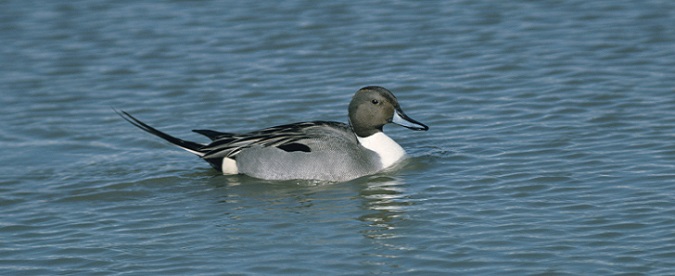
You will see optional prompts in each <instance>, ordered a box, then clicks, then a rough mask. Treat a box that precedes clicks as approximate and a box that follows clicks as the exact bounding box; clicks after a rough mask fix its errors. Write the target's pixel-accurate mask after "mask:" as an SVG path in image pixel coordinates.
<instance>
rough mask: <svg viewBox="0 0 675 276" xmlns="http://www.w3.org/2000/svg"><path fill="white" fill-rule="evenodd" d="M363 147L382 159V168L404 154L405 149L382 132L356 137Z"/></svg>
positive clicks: (388, 165) (392, 163) (399, 158)
mask: <svg viewBox="0 0 675 276" xmlns="http://www.w3.org/2000/svg"><path fill="white" fill-rule="evenodd" d="M357 138H358V139H359V142H360V143H361V145H363V146H364V147H365V148H367V149H369V150H372V151H374V152H376V153H377V154H378V155H379V156H380V160H381V161H382V168H383V169H385V168H388V167H390V166H391V165H394V163H396V162H397V161H399V160H401V158H403V157H404V156H405V150H403V148H402V147H401V146H400V145H399V144H397V143H396V142H395V141H394V140H393V139H391V138H389V136H387V135H386V134H384V132H378V133H375V134H373V135H370V136H368V137H358V136H357Z"/></svg>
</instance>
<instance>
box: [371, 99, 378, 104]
mask: <svg viewBox="0 0 675 276" xmlns="http://www.w3.org/2000/svg"><path fill="white" fill-rule="evenodd" d="M370 102H371V103H373V104H379V103H380V101H378V100H375V99H373V100H372V101H370Z"/></svg>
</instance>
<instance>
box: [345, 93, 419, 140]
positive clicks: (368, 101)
mask: <svg viewBox="0 0 675 276" xmlns="http://www.w3.org/2000/svg"><path fill="white" fill-rule="evenodd" d="M349 122H350V123H351V125H352V128H353V129H354V132H355V133H356V135H358V136H359V137H368V136H370V135H373V134H375V133H377V132H379V131H382V127H383V126H384V125H386V124H388V123H394V124H397V125H400V126H403V127H406V128H409V129H412V130H428V129H429V127H428V126H426V125H425V124H423V123H420V122H418V121H415V120H413V119H412V118H410V117H408V115H406V114H405V113H404V112H403V110H402V109H401V106H399V104H398V100H396V97H395V96H394V94H392V93H391V91H389V90H387V89H386V88H384V87H380V86H367V87H364V88H361V89H359V91H356V94H354V97H352V101H351V102H350V103H349Z"/></svg>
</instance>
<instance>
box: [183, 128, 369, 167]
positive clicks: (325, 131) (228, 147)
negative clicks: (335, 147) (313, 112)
mask: <svg viewBox="0 0 675 276" xmlns="http://www.w3.org/2000/svg"><path fill="white" fill-rule="evenodd" d="M349 129H350V128H349V126H348V125H347V124H344V123H338V122H328V121H313V122H301V123H294V124H287V125H280V126H274V127H270V128H266V129H262V130H259V131H253V132H249V133H244V134H232V133H224V132H217V131H212V130H198V131H196V132H198V133H201V134H204V135H206V136H207V137H209V138H212V139H214V140H213V142H211V144H209V145H207V146H205V147H204V148H202V150H204V151H207V153H206V154H205V155H204V156H203V158H204V159H213V158H224V157H228V158H236V155H237V154H239V153H240V152H241V151H242V150H244V149H247V148H250V147H252V146H260V147H276V148H278V149H281V150H283V151H286V152H312V151H313V150H318V149H319V148H318V147H317V141H316V140H317V139H326V137H328V138H329V139H343V140H344V139H348V140H353V142H354V143H357V141H356V137H355V136H354V134H353V133H351V132H350V131H348V130H349ZM336 134H337V135H336Z"/></svg>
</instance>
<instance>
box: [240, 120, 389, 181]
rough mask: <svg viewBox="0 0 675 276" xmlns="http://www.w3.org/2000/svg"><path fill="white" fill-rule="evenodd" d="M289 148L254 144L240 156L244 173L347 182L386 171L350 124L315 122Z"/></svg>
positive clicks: (282, 177)
mask: <svg viewBox="0 0 675 276" xmlns="http://www.w3.org/2000/svg"><path fill="white" fill-rule="evenodd" d="M297 131H298V133H297V134H298V136H302V137H303V138H301V139H298V140H295V141H294V142H293V143H291V144H287V145H285V146H281V147H279V146H262V145H251V146H250V147H248V148H246V149H243V150H241V152H239V153H238V154H237V155H236V160H237V167H238V169H239V172H240V173H244V174H247V175H250V176H253V177H257V178H263V179H270V180H286V179H321V180H328V181H345V180H350V179H354V178H358V177H361V176H365V175H368V174H373V173H375V172H377V171H379V170H381V169H382V165H381V163H380V161H379V157H378V155H377V154H376V153H375V152H373V151H371V150H368V149H366V148H364V147H363V146H361V145H360V144H359V143H358V140H357V139H356V136H355V134H354V133H353V132H352V131H351V129H350V127H349V126H348V125H346V124H342V123H336V122H313V123H312V124H309V125H307V126H304V127H302V128H301V129H298V130H297Z"/></svg>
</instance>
